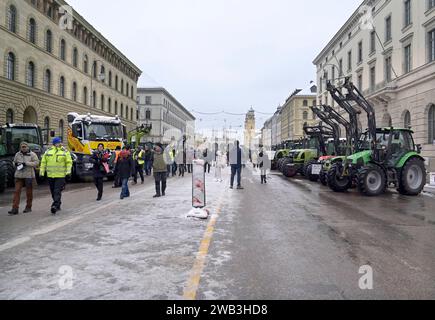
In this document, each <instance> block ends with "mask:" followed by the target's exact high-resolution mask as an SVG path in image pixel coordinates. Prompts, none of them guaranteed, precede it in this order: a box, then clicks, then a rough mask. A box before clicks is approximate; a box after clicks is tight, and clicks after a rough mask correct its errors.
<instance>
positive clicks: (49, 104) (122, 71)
mask: <svg viewBox="0 0 435 320" xmlns="http://www.w3.org/2000/svg"><path fill="white" fill-rule="evenodd" d="M61 5H67V3H66V2H65V1H64V0H59V1H32V0H0V12H1V13H3V14H0V26H1V28H0V39H1V40H0V64H1V68H0V87H1V90H2V94H1V95H0V124H1V123H5V122H6V120H7V119H9V120H11V119H12V120H13V122H16V123H22V122H23V121H24V120H25V119H26V120H34V121H36V122H37V124H38V125H39V126H40V127H41V128H44V126H45V125H46V123H45V120H46V118H47V117H48V119H49V124H50V125H51V127H52V128H51V129H52V130H55V131H56V132H57V131H59V130H63V131H64V132H62V133H60V132H57V134H59V135H62V136H64V137H66V130H67V127H68V125H67V122H66V121H67V120H66V118H67V114H68V113H69V112H77V113H79V114H86V113H88V112H92V113H94V114H98V115H105V116H114V115H115V114H116V113H117V112H119V110H116V111H115V109H118V108H116V107H115V108H112V106H111V104H112V101H117V103H118V104H119V105H121V103H122V105H123V106H127V105H128V106H132V105H135V104H136V100H135V99H133V98H132V97H135V96H136V90H137V81H138V79H139V76H140V74H141V70H140V69H139V68H138V67H137V66H136V65H135V64H133V63H132V62H131V61H130V60H129V59H128V58H127V57H126V56H125V55H124V54H123V53H122V52H120V51H119V50H118V49H117V48H116V47H115V46H114V45H113V44H112V43H110V42H109V41H108V40H107V39H106V38H105V37H104V36H102V35H101V34H102V33H103V32H101V33H100V32H99V31H97V30H96V29H95V28H94V27H93V26H92V25H91V24H90V23H89V22H87V21H86V20H85V19H84V18H83V17H82V16H81V15H80V14H77V13H76V12H73V23H72V29H68V28H66V29H64V28H61V27H60V24H59V22H60V19H62V17H63V14H64V13H62V12H61V11H62V10H60V6H61ZM93 63H95V68H92V65H93ZM93 72H95V76H96V77H95V78H93V79H92V83H91V74H92V73H93ZM101 73H103V74H104V75H105V77H99V76H100V74H101ZM112 79H115V83H114V84H113V83H112ZM117 79H123V85H124V84H125V83H128V85H129V86H130V87H129V95H128V96H127V95H126V94H125V93H126V91H124V90H125V87H124V89H123V93H121V92H120V90H121V88H119V87H118V84H117V81H118V80H117ZM115 86H116V87H117V88H116V89H115V88H114V87H115ZM92 95H95V99H93V96H92ZM100 99H101V100H100ZM97 100H98V101H97ZM93 101H95V108H92V107H91V106H92V105H93ZM130 108H131V107H130ZM61 120H62V121H63V122H61ZM122 121H123V122H124V124H125V125H126V126H127V129H128V130H132V129H133V128H135V127H136V126H137V122H136V113H135V112H133V117H132V113H131V110H128V112H127V110H124V112H123V119H122ZM60 123H62V126H61V125H60Z"/></svg>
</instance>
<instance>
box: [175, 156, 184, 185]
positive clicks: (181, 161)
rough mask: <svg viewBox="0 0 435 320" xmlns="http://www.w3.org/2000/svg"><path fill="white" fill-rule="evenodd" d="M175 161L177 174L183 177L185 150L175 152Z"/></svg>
mask: <svg viewBox="0 0 435 320" xmlns="http://www.w3.org/2000/svg"><path fill="white" fill-rule="evenodd" d="M175 162H176V163H177V166H178V176H179V177H183V178H184V173H185V172H186V152H185V151H184V150H179V151H178V152H177V154H176V157H175Z"/></svg>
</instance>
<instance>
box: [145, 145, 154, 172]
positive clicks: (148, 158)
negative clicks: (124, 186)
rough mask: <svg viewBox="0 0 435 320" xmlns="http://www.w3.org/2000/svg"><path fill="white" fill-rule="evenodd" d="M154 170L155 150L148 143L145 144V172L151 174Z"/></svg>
mask: <svg viewBox="0 0 435 320" xmlns="http://www.w3.org/2000/svg"><path fill="white" fill-rule="evenodd" d="M152 170H153V152H152V151H151V149H150V147H149V146H148V145H146V146H145V174H146V175H147V176H150V175H151V172H152Z"/></svg>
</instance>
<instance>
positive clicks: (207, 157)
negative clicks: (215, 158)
mask: <svg viewBox="0 0 435 320" xmlns="http://www.w3.org/2000/svg"><path fill="white" fill-rule="evenodd" d="M202 157H203V159H204V162H205V163H204V172H205V173H210V169H211V164H210V161H211V159H210V154H209V150H208V148H206V149H205V150H204V152H203V154H202Z"/></svg>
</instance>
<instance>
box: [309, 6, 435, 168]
mask: <svg viewBox="0 0 435 320" xmlns="http://www.w3.org/2000/svg"><path fill="white" fill-rule="evenodd" d="M367 8H370V12H367V13H369V14H370V15H371V17H372V18H373V21H372V23H373V26H374V28H372V27H371V26H370V27H367V28H361V12H363V11H364V10H367ZM343 22H344V25H343V26H342V27H341V28H340V30H339V31H338V32H337V33H336V34H335V35H334V37H333V38H332V39H330V41H329V43H328V44H327V45H326V47H324V48H323V49H322V50H321V52H320V53H319V54H318V55H317V57H316V58H315V59H314V61H313V63H314V65H316V67H317V83H318V86H319V87H320V88H321V90H320V91H319V92H318V101H319V104H320V103H325V102H326V98H327V97H329V94H328V93H327V91H326V85H325V84H326V80H331V78H332V77H331V76H330V75H332V73H333V72H334V70H335V71H337V70H338V72H339V73H340V74H341V76H342V77H351V79H352V80H353V81H354V83H355V85H356V86H357V87H359V88H360V89H361V91H362V93H363V94H364V96H365V98H366V99H367V100H368V101H369V102H370V103H371V104H372V105H373V107H374V109H375V112H376V120H377V124H378V126H381V125H383V126H388V125H392V126H393V127H401V128H402V127H404V126H405V127H406V126H411V127H412V129H413V130H414V132H415V134H414V139H415V142H416V143H417V144H421V146H422V155H423V157H425V158H427V159H428V160H429V166H430V168H429V170H430V171H435V142H434V139H433V122H432V120H431V119H432V118H431V115H432V114H433V108H432V106H433V104H434V103H435V85H434V83H435V79H434V74H435V2H434V1H433V0H424V1H381V0H364V1H362V3H361V5H360V7H358V8H356V10H355V11H354V13H353V14H352V15H351V16H350V17H349V19H348V20H347V21H343ZM352 57H353V58H352ZM355 57H358V59H356V58H355ZM329 99H330V97H329ZM330 100H331V99H330ZM431 112H432V113H431ZM360 119H361V122H362V125H363V128H364V129H365V128H366V127H367V117H366V116H365V114H361V116H360Z"/></svg>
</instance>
